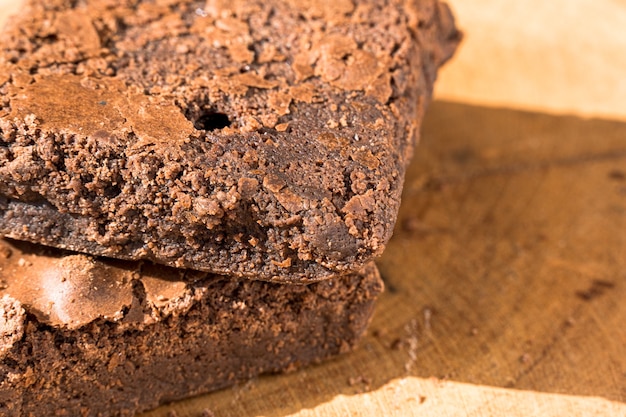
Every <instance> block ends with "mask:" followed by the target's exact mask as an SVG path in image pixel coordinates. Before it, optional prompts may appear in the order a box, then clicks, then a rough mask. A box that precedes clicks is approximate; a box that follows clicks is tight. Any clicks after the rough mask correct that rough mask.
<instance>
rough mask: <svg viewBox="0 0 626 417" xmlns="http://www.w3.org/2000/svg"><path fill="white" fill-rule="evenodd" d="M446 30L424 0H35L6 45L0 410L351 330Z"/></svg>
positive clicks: (294, 349) (238, 363) (339, 337)
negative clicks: (4, 238)
mask: <svg viewBox="0 0 626 417" xmlns="http://www.w3.org/2000/svg"><path fill="white" fill-rule="evenodd" d="M459 38H460V36H459V33H458V32H457V31H456V29H455V27H454V22H453V19H452V17H451V14H450V12H449V10H448V8H447V6H445V5H444V4H441V3H438V2H437V1H435V0H405V1H401V0H388V1H377V0H360V1H356V0H355V1H351V0H333V1H295V0H276V1H247V0H229V1H223V0H208V1H191V0H187V1H185V0H152V1H148V0H78V1H76V0H72V1H71V0H54V1H44V0H32V1H30V2H29V3H28V5H27V8H26V9H25V10H24V11H23V13H22V14H21V16H19V17H18V18H17V19H14V20H13V21H12V23H11V24H10V25H9V27H8V28H6V29H5V32H4V35H3V37H2V40H1V46H0V48H1V51H0V234H2V235H3V236H5V237H6V238H10V239H12V240H5V241H2V242H1V243H0V268H1V269H0V279H1V280H2V281H1V284H2V285H1V286H0V288H1V289H0V296H2V298H1V301H0V304H1V305H0V359H1V362H0V413H2V414H3V415H9V416H19V415H33V416H38V415H42V416H43V415H46V416H47V415H70V416H73V415H86V416H92V415H93V416H96V415H132V414H133V413H135V412H138V411H141V410H145V409H149V408H153V407H155V406H157V405H159V404H161V403H163V402H167V401H172V400H175V399H178V398H182V397H185V396H189V395H192V394H197V393H202V392H207V391H210V390H213V389H218V388H221V387H224V386H227V385H229V384H233V383H235V382H237V381H240V380H243V379H246V378H250V377H252V376H255V375H258V374H259V373H264V372H278V371H281V370H288V369H294V368H296V367H298V366H302V365H305V364H307V363H311V362H317V361H320V360H322V359H324V358H326V357H328V356H331V355H334V354H337V353H339V352H343V351H347V350H349V349H350V348H351V347H352V346H354V344H355V343H356V341H357V340H358V338H359V337H360V335H361V334H362V333H363V331H364V330H365V327H366V325H367V322H368V320H369V317H370V315H371V312H372V309H373V303H374V300H375V298H376V296H377V295H378V294H379V293H380V291H381V290H382V284H381V281H380V278H379V276H378V273H377V271H376V267H375V266H374V265H373V263H372V259H374V258H375V257H376V256H378V255H380V254H381V253H382V251H383V249H384V246H385V244H386V242H387V240H388V239H389V237H390V235H391V232H392V230H393V226H394V223H395V218H396V215H397V210H398V205H399V201H400V193H401V190H402V183H403V178H404V172H405V169H406V165H407V163H408V161H409V159H410V157H411V154H412V152H413V146H414V144H415V141H416V139H415V138H416V135H417V133H418V128H419V125H420V122H421V118H422V116H423V113H424V111H425V107H426V105H427V103H428V101H429V98H430V95H431V91H432V85H433V82H434V80H435V77H436V70H437V68H438V66H439V65H441V64H442V63H443V62H444V61H445V60H446V59H447V58H448V57H449V56H450V55H451V54H452V52H453V51H454V49H455V47H456V45H457V43H458V41H459ZM26 242H29V243H26ZM39 245H45V246H39Z"/></svg>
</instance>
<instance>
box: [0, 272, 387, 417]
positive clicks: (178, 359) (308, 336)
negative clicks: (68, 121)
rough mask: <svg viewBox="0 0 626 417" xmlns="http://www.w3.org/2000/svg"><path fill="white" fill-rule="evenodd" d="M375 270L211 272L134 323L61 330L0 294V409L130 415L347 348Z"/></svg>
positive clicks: (368, 306)
mask: <svg viewBox="0 0 626 417" xmlns="http://www.w3.org/2000/svg"><path fill="white" fill-rule="evenodd" d="M381 291H382V282H381V281H380V278H379V276H378V273H377V270H376V268H375V266H373V264H372V265H371V266H369V267H368V268H367V270H366V271H365V272H364V273H363V275H358V274H352V275H347V276H344V277H340V278H337V279H332V280H327V281H324V282H320V283H315V284H311V285H309V286H291V285H290V286H282V285H280V284H274V283H267V282H262V281H250V280H243V281H232V280H227V279H222V278H219V279H213V280H206V281H201V282H197V283H195V284H194V296H193V301H191V304H190V305H189V306H188V311H186V312H185V313H181V314H172V315H171V316H169V317H167V318H166V319H164V320H161V321H158V322H157V323H154V324H150V325H146V326H138V327H133V326H130V327H129V326H121V325H120V324H119V323H113V322H110V321H104V320H96V321H94V322H92V323H90V324H88V325H85V326H83V327H81V328H78V329H74V330H68V329H67V328H65V329H64V328H61V327H57V326H50V325H47V324H42V323H41V322H40V321H38V320H37V319H36V318H35V317H34V316H33V314H31V313H29V312H27V311H26V309H27V307H25V306H23V305H21V304H20V303H19V302H18V301H16V300H14V299H12V298H10V297H8V296H4V297H3V298H1V299H0V324H1V325H2V326H0V329H1V332H0V358H1V362H0V414H2V415H4V416H7V417H18V416H32V417H37V416H51V415H57V416H74V415H81V416H85V417H90V416H132V415H134V414H135V413H137V412H141V411H145V410H148V409H151V408H154V407H156V406H158V405H160V404H163V403H167V402H171V401H175V400H177V399H181V398H185V397H189V396H192V395H197V394H201V393H206V392H209V391H212V390H216V389H220V388H223V387H226V386H229V385H232V384H234V383H236V382H239V381H242V380H246V379H249V378H251V377H254V376H256V375H259V374H263V373H275V372H283V371H291V370H294V369H296V368H299V367H301V366H305V365H308V364H310V363H316V362H319V361H322V360H324V359H326V358H328V357H330V356H333V355H336V354H339V353H343V352H347V351H349V350H350V349H351V348H352V347H353V346H354V345H355V343H356V342H357V341H358V339H359V338H360V336H361V335H362V333H363V332H364V330H365V328H366V326H367V324H368V322H369V319H370V317H371V314H372V311H373V307H374V300H375V298H376V297H377V295H378V294H379V293H380V292H381Z"/></svg>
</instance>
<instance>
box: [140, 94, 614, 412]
mask: <svg viewBox="0 0 626 417" xmlns="http://www.w3.org/2000/svg"><path fill="white" fill-rule="evenodd" d="M624 230H626V123H618V122H612V121H604V120H583V119H579V118H575V117H569V116H550V115H543V114H533V113H525V112H518V111H513V110H503V109H491V108H483V107H475V106H467V105H462V104H454V103H447V102H435V103H433V105H432V107H431V109H430V111H429V113H428V115H427V120H426V122H425V126H424V133H423V140H422V143H421V145H420V146H419V147H418V149H417V152H416V155H415V159H414V162H413V164H412V165H411V167H410V169H409V173H408V175H407V180H406V184H405V194H404V200H403V204H402V208H401V212H400V218H399V220H398V224H397V227H396V232H395V235H394V237H393V239H392V240H391V242H390V243H389V245H388V247H387V251H386V252H385V255H384V256H383V258H382V259H380V261H379V266H380V269H381V272H382V274H383V276H384V279H385V281H386V284H387V291H386V293H385V294H384V295H383V297H381V300H380V303H379V305H378V307H377V313H376V315H375V317H374V320H373V323H372V325H371V328H370V331H369V334H368V336H366V338H365V339H364V340H363V342H362V344H361V346H360V348H359V349H358V350H357V351H355V352H353V353H352V354H349V355H345V356H343V357H340V358H338V359H336V360H333V361H330V362H327V363H325V364H322V365H320V366H316V367H311V368H308V369H304V370H302V371H299V372H296V373H292V374H289V375H282V376H268V377H262V378H259V379H256V380H254V381H251V382H249V383H247V384H244V385H242V386H239V387H236V388H233V389H228V390H223V391H220V392H217V393H213V394H210V395H206V396H203V397H199V398H196V399H192V400H188V401H184V402H180V403H177V404H174V405H172V406H170V407H163V408H161V409H159V410H155V411H154V412H152V413H149V414H146V415H145V417H148V416H150V417H157V416H166V415H168V412H170V410H175V411H176V413H177V414H176V415H177V416H179V417H184V416H199V415H202V414H201V412H202V410H204V409H210V410H212V411H213V413H214V414H215V415H216V416H257V415H264V416H275V417H279V416H281V417H282V416H287V415H290V414H293V413H296V412H298V411H299V410H302V409H312V408H315V407H316V406H317V405H320V404H322V403H326V402H328V401H331V400H332V399H333V398H335V397H336V396H337V395H345V396H348V401H347V402H346V403H347V404H350V400H349V397H350V396H352V397H355V396H356V394H362V393H367V392H372V391H375V390H377V389H380V388H381V387H383V386H385V384H387V383H389V382H390V381H392V380H396V379H399V378H400V379H401V378H405V377H409V376H410V377H420V378H430V377H434V378H436V379H438V380H441V379H447V380H452V381H458V382H463V383H469V384H477V385H490V386H495V387H504V388H513V389H520V390H529V391H542V392H545V393H561V394H569V395H577V396H599V397H604V398H606V399H609V400H613V401H621V402H625V401H626V326H624V323H626V303H625V302H624V300H626V272H625V271H626V245H625V242H626V241H625V238H624V236H625V235H626V234H625V233H624ZM453 400H454V399H451V401H453ZM418 403H419V402H418ZM348 407H349V405H348ZM345 411H346V415H347V414H348V413H349V412H350V409H349V408H348V409H346V410H345Z"/></svg>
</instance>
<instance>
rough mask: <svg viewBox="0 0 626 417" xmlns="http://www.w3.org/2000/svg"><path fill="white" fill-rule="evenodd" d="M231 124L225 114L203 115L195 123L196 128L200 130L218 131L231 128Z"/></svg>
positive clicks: (208, 113) (212, 113)
mask: <svg viewBox="0 0 626 417" xmlns="http://www.w3.org/2000/svg"><path fill="white" fill-rule="evenodd" d="M230 124H231V122H230V119H229V118H228V116H227V115H226V114H224V113H217V112H207V113H203V114H201V115H200V117H198V119H196V121H195V122H194V124H193V125H194V127H195V128H196V129H198V130H209V131H210V130H217V129H223V128H225V127H228V126H230Z"/></svg>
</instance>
